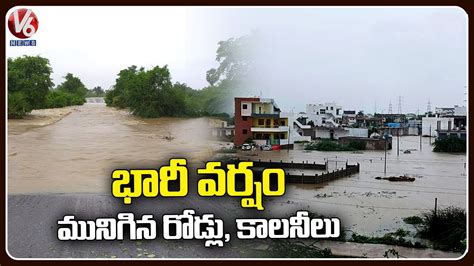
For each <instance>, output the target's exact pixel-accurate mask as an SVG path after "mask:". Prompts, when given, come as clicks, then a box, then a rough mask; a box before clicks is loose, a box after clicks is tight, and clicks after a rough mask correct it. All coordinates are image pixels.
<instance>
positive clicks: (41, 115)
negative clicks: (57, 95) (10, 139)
mask: <svg viewBox="0 0 474 266" xmlns="http://www.w3.org/2000/svg"><path fill="white" fill-rule="evenodd" d="M78 107H79V106H67V107H62V108H50V109H38V110H33V111H31V113H30V114H28V115H26V116H25V117H24V118H22V119H8V130H9V132H11V133H14V134H19V133H23V132H25V131H27V130H28V129H31V128H36V127H44V126H48V125H51V124H54V123H56V122H58V121H60V120H61V119H63V118H64V117H66V116H67V115H69V114H71V113H72V112H75V111H78V110H79V109H78Z"/></svg>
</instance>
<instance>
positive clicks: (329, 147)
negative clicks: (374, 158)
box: [304, 139, 365, 151]
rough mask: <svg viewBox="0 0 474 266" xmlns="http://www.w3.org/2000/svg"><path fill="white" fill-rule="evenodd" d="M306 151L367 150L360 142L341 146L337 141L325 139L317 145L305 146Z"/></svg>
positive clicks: (316, 143) (309, 144)
mask: <svg viewBox="0 0 474 266" xmlns="http://www.w3.org/2000/svg"><path fill="white" fill-rule="evenodd" d="M304 149H305V150H316V151H358V150H365V143H364V142H359V141H351V142H350V143H349V144H347V145H346V144H340V143H337V142H336V141H332V140H327V139H323V140H320V141H318V142H315V143H308V144H306V145H304Z"/></svg>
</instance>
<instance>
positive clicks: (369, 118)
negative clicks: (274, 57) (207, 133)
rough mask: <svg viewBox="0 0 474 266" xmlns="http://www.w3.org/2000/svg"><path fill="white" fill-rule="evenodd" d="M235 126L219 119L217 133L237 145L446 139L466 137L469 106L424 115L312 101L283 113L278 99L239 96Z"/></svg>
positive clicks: (215, 135) (213, 132)
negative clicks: (386, 137) (387, 138)
mask: <svg viewBox="0 0 474 266" xmlns="http://www.w3.org/2000/svg"><path fill="white" fill-rule="evenodd" d="M234 104H235V117H234V125H228V124H227V122H225V121H217V122H215V123H214V126H212V128H213V130H212V135H213V136H214V137H221V138H222V137H224V138H227V139H229V140H230V139H233V141H234V144H235V145H236V146H240V145H242V144H244V143H246V142H253V143H255V144H257V145H280V146H287V145H290V146H291V145H293V143H295V142H298V141H311V140H314V139H334V140H339V139H342V138H369V137H371V136H369V132H371V133H374V132H377V131H378V133H379V134H371V135H372V137H374V136H378V137H379V136H381V135H382V134H380V133H382V131H383V132H388V133H389V134H391V135H420V134H421V135H423V136H432V137H439V138H443V137H446V136H450V135H456V136H459V137H460V138H463V139H465V138H466V123H467V120H466V116H467V113H466V108H465V107H459V106H455V107H453V108H436V109H435V113H434V114H426V116H425V117H422V118H421V119H420V117H419V116H416V115H414V114H375V115H366V114H363V113H362V112H356V111H354V110H343V107H342V106H340V105H338V104H337V103H335V102H330V103H324V104H307V105H306V112H301V113H293V112H283V111H282V110H281V109H280V107H279V106H278V104H277V103H276V101H275V100H274V99H269V98H261V97H236V98H235V99H234Z"/></svg>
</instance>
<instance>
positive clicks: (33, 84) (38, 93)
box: [8, 55, 88, 118]
mask: <svg viewBox="0 0 474 266" xmlns="http://www.w3.org/2000/svg"><path fill="white" fill-rule="evenodd" d="M52 72H53V70H52V68H51V66H50V64H49V60H48V59H47V58H44V57H41V56H26V55H25V56H21V57H17V58H14V59H13V58H8V118H23V117H24V116H25V115H27V114H28V113H30V112H31V111H32V110H33V109H44V108H59V107H64V106H70V105H82V104H84V103H85V101H86V100H85V97H86V95H87V94H88V90H87V88H86V86H85V85H84V83H82V81H81V80H80V79H79V78H78V77H76V76H74V75H73V74H71V73H68V74H66V76H64V81H63V82H62V83H61V84H59V85H57V86H56V87H54V83H53V81H52V79H51V74H52Z"/></svg>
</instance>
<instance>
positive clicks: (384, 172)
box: [383, 132, 388, 176]
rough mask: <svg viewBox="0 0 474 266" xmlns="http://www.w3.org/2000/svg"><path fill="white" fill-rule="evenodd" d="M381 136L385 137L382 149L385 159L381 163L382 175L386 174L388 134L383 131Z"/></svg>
mask: <svg viewBox="0 0 474 266" xmlns="http://www.w3.org/2000/svg"><path fill="white" fill-rule="evenodd" d="M383 138H384V139H385V145H384V151H385V161H384V164H383V174H384V176H386V175H387V138H388V134H387V133H386V132H385V134H384V136H383Z"/></svg>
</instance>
